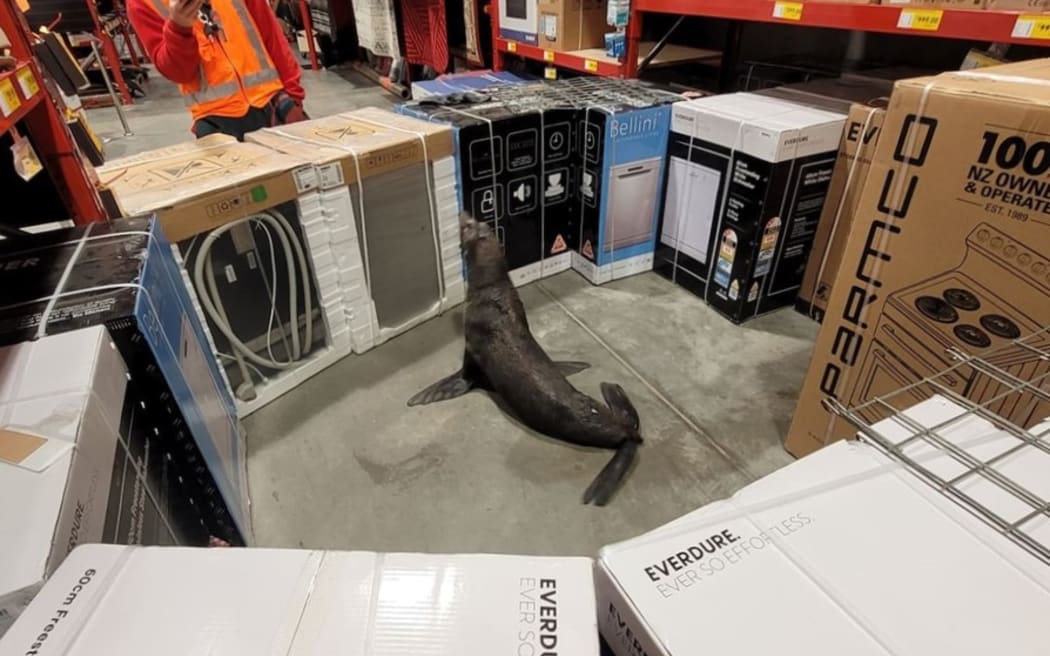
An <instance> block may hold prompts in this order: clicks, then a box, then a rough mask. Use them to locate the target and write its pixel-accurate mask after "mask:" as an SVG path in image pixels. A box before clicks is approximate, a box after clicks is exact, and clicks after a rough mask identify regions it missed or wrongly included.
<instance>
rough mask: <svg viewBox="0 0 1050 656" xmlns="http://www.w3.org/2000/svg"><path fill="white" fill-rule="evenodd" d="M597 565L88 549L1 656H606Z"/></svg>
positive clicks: (43, 596)
mask: <svg viewBox="0 0 1050 656" xmlns="http://www.w3.org/2000/svg"><path fill="white" fill-rule="evenodd" d="M592 567H593V561H591V560H590V559H589V558H550V557H547V558H544V557H538V556H494V555H430V554H399V553H387V554H380V553H368V552H352V551H306V550H291V549H288V550H278V549H179V548H160V547H154V548H150V547H112V546H84V547H80V548H78V549H77V550H76V551H74V552H73V553H72V554H71V555H70V556H69V558H67V559H66V562H65V563H64V564H63V566H62V567H61V568H60V569H59V570H58V572H56V573H55V575H54V576H52V577H51V580H49V581H48V583H47V585H45V586H44V589H43V590H42V591H41V592H40V593H39V594H38V595H37V598H36V599H35V600H34V601H33V603H32V604H31V605H30V607H29V608H28V609H27V610H26V612H25V613H23V615H22V617H21V618H19V620H18V622H17V623H16V624H15V625H14V626H13V627H12V628H11V630H10V631H8V633H7V635H6V636H4V638H3V640H2V641H0V656H14V655H15V654H17V655H18V656H23V655H24V654H25V653H27V652H29V653H33V654H34V655H35V656H51V655H54V656H58V655H60V654H61V655H67V656H76V655H80V654H83V655H87V654H100V653H105V654H107V655H110V656H125V655H127V656H130V655H132V654H136V655H138V654H144V653H148V654H152V655H154V656H169V655H170V656H175V655H179V656H181V655H183V654H191V653H199V652H200V650H201V648H202V646H204V647H205V648H206V650H208V651H211V652H213V653H216V654H223V655H224V656H257V655H258V654H289V655H290V656H305V655H307V654H336V653H338V654H346V655H347V656H381V655H385V654H430V655H432V656H491V655H492V654H536V655H537V656H538V655H539V654H572V655H573V656H598V653H599V644H598V630H597V614H596V611H595V605H594V582H593V574H592ZM161 582H162V583H163V585H161V584H160V583H161ZM56 610H58V611H59V612H58V613H56Z"/></svg>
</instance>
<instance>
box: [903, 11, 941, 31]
mask: <svg viewBox="0 0 1050 656" xmlns="http://www.w3.org/2000/svg"><path fill="white" fill-rule="evenodd" d="M942 16H944V12H943V11H941V10H940V9H901V13H900V16H898V17H897V27H899V28H900V29H902V30H922V31H924V32H936V31H937V30H939V29H940V28H941V17H942Z"/></svg>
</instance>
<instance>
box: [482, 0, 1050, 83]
mask: <svg viewBox="0 0 1050 656" xmlns="http://www.w3.org/2000/svg"><path fill="white" fill-rule="evenodd" d="M496 1H497V2H498V1H500V0H496ZM490 13H491V14H492V15H493V20H492V23H493V42H494V43H495V47H494V50H495V56H494V66H495V67H496V68H497V69H499V68H501V67H502V65H503V57H504V55H505V54H514V55H517V56H521V57H525V58H528V59H535V60H537V61H546V62H549V63H550V64H551V65H553V66H563V67H565V68H570V69H573V70H577V71H582V72H587V73H593V74H596V75H606V76H614V77H637V75H638V72H639V69H640V68H642V66H641V64H643V63H644V64H647V65H650V66H651V65H653V63H652V62H656V61H659V57H660V56H661V53H662V51H663V50H665V49H667V48H671V47H672V46H669V45H664V42H665V41H666V39H661V41H659V42H657V43H656V44H655V47H650V44H647V43H643V42H641V41H640V37H641V29H642V21H643V20H644V15H645V14H647V13H655V14H671V15H678V16H693V17H706V18H720V19H727V20H731V21H740V22H762V23H776V24H782V25H795V26H804V27H824V28H832V29H841V30H857V31H862V32H881V33H886V34H904V35H912V36H923V37H936V38H946V39H966V40H972V41H988V42H992V43H1012V44H1023V45H1036V46H1040V45H1045V46H1050V14H1026V13H1021V12H1008V11H984V10H973V9H948V8H934V7H915V6H907V5H903V6H902V5H891V4H882V5H873V4H859V3H836V2H787V1H785V0H633V2H632V7H631V16H630V20H629V22H628V25H627V30H626V34H627V53H626V56H625V57H624V59H623V61H622V62H617V61H615V60H612V59H610V58H607V57H606V58H602V59H598V58H595V57H593V56H581V54H580V53H579V52H569V53H562V52H552V51H547V50H544V49H542V48H537V47H535V46H527V45H525V44H520V43H514V42H513V41H508V40H506V39H501V38H499V36H498V34H499V26H498V20H497V18H496V15H497V14H498V12H496V11H492V12H490ZM676 26H677V24H676ZM643 53H646V54H643ZM701 58H703V57H701ZM694 59H695V58H694ZM688 60H689V58H686V61H688Z"/></svg>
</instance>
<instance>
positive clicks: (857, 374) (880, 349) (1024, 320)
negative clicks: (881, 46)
mask: <svg viewBox="0 0 1050 656" xmlns="http://www.w3.org/2000/svg"><path fill="white" fill-rule="evenodd" d="M1048 102H1050V60H1047V59H1038V60H1032V61H1028V62H1022V63H1018V64H1008V65H1006V66H997V67H990V68H983V69H980V70H976V71H960V72H951V73H943V74H941V75H938V76H936V77H927V78H918V79H914V80H904V81H901V82H898V83H897V85H896V86H895V87H894V90H893V97H892V98H891V100H890V104H889V107H888V109H887V110H886V116H885V118H884V120H883V126H882V135H881V136H880V138H879V142H878V145H877V146H876V148H875V154H874V157H873V159H872V162H871V166H870V168H869V169H868V180H867V182H866V184H865V185H864V191H863V193H862V194H861V199H860V202H859V206H858V209H857V214H856V217H855V218H854V223H853V228H852V230H851V231H850V236H849V239H848V241H847V244H846V247H845V250H844V251H843V255H842V263H841V265H840V267H839V275H838V277H837V278H836V279H835V281H834V283H833V285H832V291H831V295H830V298H829V300H828V305H827V311H826V313H825V315H824V321H823V323H822V325H821V329H820V332H819V333H818V334H817V340H816V345H815V346H814V350H813V360H812V361H811V362H810V366H809V370H808V372H807V374H806V378H805V381H804V382H803V386H802V390H801V393H800V396H799V402H798V406H797V407H796V409H795V416H794V418H793V419H792V422H791V428H790V430H789V432H788V435H787V439H786V440H785V443H784V445H785V448H787V450H788V451H790V452H791V453H792V454H794V455H796V456H801V455H805V454H807V453H810V452H812V451H814V450H816V449H819V448H821V447H822V446H824V445H825V444H827V443H829V442H831V441H833V440H835V439H840V438H843V437H848V436H849V435H850V434H852V430H851V429H850V427H849V425H848V424H847V423H846V422H845V421H842V420H838V419H836V418H835V417H833V416H830V415H829V413H828V411H827V410H826V408H825V407H824V405H823V401H824V399H825V398H826V397H829V396H830V397H834V398H836V399H839V400H840V401H841V402H842V403H844V404H846V405H850V406H860V405H862V404H864V403H866V402H867V401H869V400H872V399H874V398H876V397H879V396H882V395H883V394H886V393H887V392H889V391H891V390H895V389H898V388H900V387H902V386H904V385H906V384H910V383H917V382H918V381H920V380H922V379H923V378H926V377H929V376H932V375H935V374H937V373H938V372H942V371H945V370H946V369H948V368H950V367H952V368H954V373H953V374H952V375H951V376H950V377H949V378H944V379H943V380H944V382H945V383H946V384H947V385H949V388H950V390H951V392H952V393H955V394H959V395H961V396H964V397H966V398H968V399H970V400H971V401H973V402H975V403H978V404H984V405H985V406H986V408H987V409H988V410H989V411H991V412H994V413H997V414H999V415H1001V416H1003V417H1005V418H1007V419H1010V420H1011V421H1013V422H1014V423H1016V424H1018V425H1021V426H1029V425H1031V423H1032V422H1033V421H1039V420H1040V419H1041V418H1042V417H1045V416H1047V415H1050V403H1046V402H1045V401H1041V402H1039V403H1038V404H1031V403H1026V402H1021V399H1019V395H1016V394H1015V395H1011V394H1007V393H1006V391H1007V390H1008V389H1010V388H1012V387H1013V386H1014V385H1015V384H1014V383H1013V382H1007V381H1010V380H1011V379H1018V380H1023V381H1038V380H1040V377H1042V376H1046V374H1047V372H1048V371H1050V363H1048V362H1046V359H1045V358H1043V357H1041V356H1040V355H1038V354H1033V353H1032V352H1031V351H1030V350H1028V349H1026V348H1024V346H1023V345H1019V344H1016V343H1015V340H1016V339H1018V338H1020V337H1029V336H1033V335H1037V333H1039V332H1040V331H1041V330H1042V329H1043V328H1045V327H1046V326H1050V221H1047V217H1048V216H1050V201H1048V200H1047V174H1048V173H1050V157H1044V156H1043V153H1050V139H1048V138H1047V136H1046V135H1047V134H1050V104H1048ZM1036 339H1037V340H1039V341H1038V342H1036V343H1035V344H1034V345H1035V346H1037V347H1043V348H1045V347H1046V346H1045V343H1046V339H1047V338H1046V336H1045V335H1044V336H1042V337H1037V338H1036ZM953 349H954V350H956V351H958V352H959V353H962V354H964V355H965V356H974V357H982V358H983V357H985V356H987V357H989V358H991V360H990V364H991V365H992V366H994V367H997V368H999V369H1001V370H1002V371H1003V372H1005V375H1006V378H1005V379H1004V377H1003V376H1002V375H1000V374H997V373H994V372H993V373H992V374H991V375H989V374H988V373H985V372H983V371H982V370H981V369H980V368H978V367H971V366H969V365H967V364H963V365H961V366H957V365H958V364H959V362H960V361H959V360H958V359H956V358H955V357H952V356H951V355H950V354H949V353H950V352H951V350H953ZM929 393H930V389H929V387H928V386H917V387H914V388H911V389H910V390H909V394H910V396H911V398H912V399H913V400H914V401H916V402H917V401H921V400H922V399H923V398H925V397H926V396H928V394H929ZM868 419H869V420H871V418H868Z"/></svg>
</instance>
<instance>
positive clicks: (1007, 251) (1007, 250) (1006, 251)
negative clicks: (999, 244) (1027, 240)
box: [1003, 244, 1017, 259]
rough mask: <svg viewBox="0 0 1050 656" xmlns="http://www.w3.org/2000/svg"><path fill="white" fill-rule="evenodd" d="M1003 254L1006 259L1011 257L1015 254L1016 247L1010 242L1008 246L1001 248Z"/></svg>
mask: <svg viewBox="0 0 1050 656" xmlns="http://www.w3.org/2000/svg"><path fill="white" fill-rule="evenodd" d="M1003 255H1005V256H1006V257H1007V258H1008V259H1009V258H1012V257H1013V256H1014V255H1017V247H1016V246H1014V245H1013V244H1010V245H1009V246H1007V247H1006V248H1004V249H1003Z"/></svg>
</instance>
